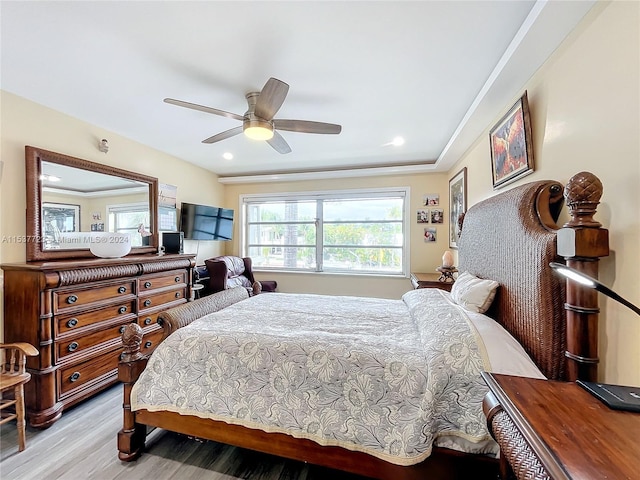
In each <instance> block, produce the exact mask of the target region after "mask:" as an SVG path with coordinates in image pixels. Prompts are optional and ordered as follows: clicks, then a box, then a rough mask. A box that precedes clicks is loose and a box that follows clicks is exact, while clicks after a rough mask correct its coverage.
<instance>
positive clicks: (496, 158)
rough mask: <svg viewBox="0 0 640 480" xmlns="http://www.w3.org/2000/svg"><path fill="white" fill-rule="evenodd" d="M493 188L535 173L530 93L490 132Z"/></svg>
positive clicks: (525, 94)
mask: <svg viewBox="0 0 640 480" xmlns="http://www.w3.org/2000/svg"><path fill="white" fill-rule="evenodd" d="M489 143H490V147H491V171H492V173H493V188H494V189H496V188H499V187H502V186H503V185H506V184H508V183H511V182H513V181H515V180H516V179H517V178H520V177H522V176H524V175H528V174H529V173H533V146H532V144H533V141H532V138H531V119H530V117H529V103H528V101H527V92H524V95H522V97H520V99H519V100H518V101H517V102H516V103H515V105H513V107H511V108H510V109H509V111H508V112H507V113H506V114H505V116H504V117H502V118H501V119H500V121H499V122H498V123H497V124H496V125H495V126H494V127H493V128H492V129H491V131H490V132H489Z"/></svg>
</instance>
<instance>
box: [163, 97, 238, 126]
mask: <svg viewBox="0 0 640 480" xmlns="http://www.w3.org/2000/svg"><path fill="white" fill-rule="evenodd" d="M164 102H165V103H170V104H171V105H177V106H178V107H185V108H190V109H192V110H199V111H201V112H205V113H213V114H214V115H220V116H222V117H228V118H234V119H236V120H240V121H242V120H244V117H243V116H242V115H237V114H235V113H231V112H225V111H224V110H218V109H217V108H211V107H205V106H203V105H198V104H196V103H189V102H183V101H182V100H176V99H174V98H165V99H164Z"/></svg>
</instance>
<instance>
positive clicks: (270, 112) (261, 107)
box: [253, 77, 289, 120]
mask: <svg viewBox="0 0 640 480" xmlns="http://www.w3.org/2000/svg"><path fill="white" fill-rule="evenodd" d="M288 91H289V85H287V84H286V83H284V82H282V81H280V80H278V79H277V78H273V77H271V78H270V79H269V80H267V83H265V84H264V87H262V91H261V92H260V96H259V97H258V100H257V101H256V107H255V109H254V111H253V113H255V114H256V116H257V117H260V118H262V119H264V120H271V119H272V118H273V117H274V115H275V114H276V112H277V111H278V110H280V107H281V106H282V103H283V102H284V99H285V98H286V96H287V92H288Z"/></svg>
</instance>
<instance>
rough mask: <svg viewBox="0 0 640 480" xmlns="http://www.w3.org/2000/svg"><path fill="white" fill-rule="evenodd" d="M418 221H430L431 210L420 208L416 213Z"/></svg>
mask: <svg viewBox="0 0 640 480" xmlns="http://www.w3.org/2000/svg"><path fill="white" fill-rule="evenodd" d="M416 220H417V221H418V223H429V210H424V209H421V210H418V211H417V213H416Z"/></svg>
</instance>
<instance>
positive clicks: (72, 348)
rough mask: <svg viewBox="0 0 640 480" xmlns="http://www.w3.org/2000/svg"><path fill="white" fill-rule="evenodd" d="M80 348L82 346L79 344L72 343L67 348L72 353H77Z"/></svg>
mask: <svg viewBox="0 0 640 480" xmlns="http://www.w3.org/2000/svg"><path fill="white" fill-rule="evenodd" d="M79 346H80V345H79V344H78V342H71V343H70V344H69V346H68V347H67V350H69V351H70V352H75V351H76V350H77V349H78V347H79Z"/></svg>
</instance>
